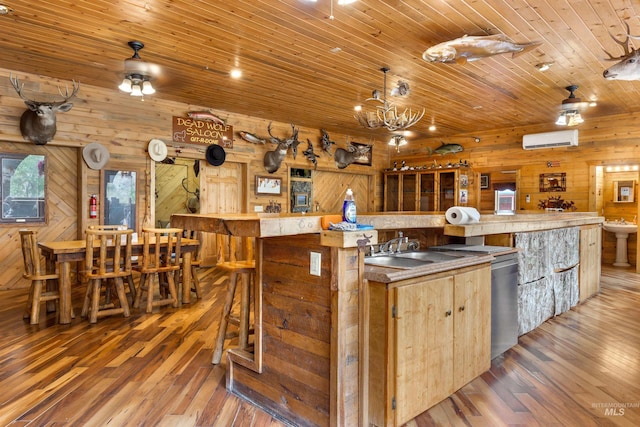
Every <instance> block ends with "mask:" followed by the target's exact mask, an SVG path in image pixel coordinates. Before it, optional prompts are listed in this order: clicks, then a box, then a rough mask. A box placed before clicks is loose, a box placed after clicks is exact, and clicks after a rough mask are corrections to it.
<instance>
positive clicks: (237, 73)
mask: <svg viewBox="0 0 640 427" xmlns="http://www.w3.org/2000/svg"><path fill="white" fill-rule="evenodd" d="M229 74H230V75H231V77H232V78H234V79H239V78H240V77H242V71H240V70H238V69H235V70H231V73H229Z"/></svg>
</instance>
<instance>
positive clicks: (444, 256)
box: [394, 251, 466, 262]
mask: <svg viewBox="0 0 640 427" xmlns="http://www.w3.org/2000/svg"><path fill="white" fill-rule="evenodd" d="M394 256H395V257H398V258H408V259H416V260H420V261H426V262H443V261H452V260H454V259H459V258H464V257H465V256H466V255H462V254H456V253H445V252H432V251H416V252H400V253H398V254H394Z"/></svg>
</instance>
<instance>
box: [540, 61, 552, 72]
mask: <svg viewBox="0 0 640 427" xmlns="http://www.w3.org/2000/svg"><path fill="white" fill-rule="evenodd" d="M552 65H553V62H541V63H540V64H536V68H537V69H538V71H547V70H548V69H549V68H551V66H552Z"/></svg>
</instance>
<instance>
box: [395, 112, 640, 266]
mask: <svg viewBox="0 0 640 427" xmlns="http://www.w3.org/2000/svg"><path fill="white" fill-rule="evenodd" d="M598 108H604V107H598ZM565 129H566V128H561V127H559V126H555V125H554V124H553V123H550V124H549V125H538V126H528V127H521V128H509V129H496V130H493V131H489V132H474V133H473V134H467V135H458V136H456V137H453V138H449V139H445V140H444V142H446V143H455V144H460V145H461V146H462V147H463V149H464V151H462V152H460V153H455V154H448V155H445V156H440V155H433V156H429V155H428V150H427V149H426V147H430V148H432V149H435V148H437V147H439V146H440V144H441V143H442V141H441V139H440V138H431V139H422V140H417V141H411V142H410V143H409V144H408V145H406V146H403V147H402V149H401V151H400V153H395V152H391V153H390V155H391V158H390V163H391V164H393V162H394V161H395V162H397V163H398V164H400V163H401V162H402V160H405V161H406V162H407V165H409V166H420V165H431V164H433V162H434V161H436V162H437V163H438V164H444V163H446V162H449V161H451V162H458V161H460V160H462V161H465V160H466V161H468V162H469V164H470V165H471V168H472V170H473V173H470V174H469V175H470V177H469V188H470V197H469V206H474V207H476V208H478V209H481V210H484V211H485V212H488V211H490V210H492V206H493V201H492V200H491V202H489V203H487V202H485V201H484V200H485V197H486V194H485V193H487V192H485V191H483V192H482V200H480V197H477V195H478V194H479V191H480V190H479V188H480V186H479V182H478V181H479V175H480V173H488V174H490V176H491V179H492V181H502V180H503V177H502V175H504V174H503V173H502V172H503V171H507V172H509V175H510V176H515V178H516V181H517V182H518V184H519V186H518V188H517V190H518V194H517V197H518V200H517V207H518V209H521V210H525V211H533V212H542V211H541V210H540V209H539V207H538V204H539V203H540V201H541V200H545V199H547V198H548V197H549V196H554V197H557V196H561V197H562V199H564V200H565V201H568V202H573V203H574V204H575V207H576V209H577V211H578V212H597V213H598V214H599V215H605V214H606V216H607V218H609V217H617V218H620V217H624V218H625V219H626V220H627V221H632V220H633V217H634V216H636V215H638V203H637V202H636V203H632V204H626V205H625V206H624V209H623V208H622V207H621V204H620V203H616V204H613V203H611V198H612V194H613V193H612V189H611V188H609V187H610V186H611V185H612V184H611V181H612V179H614V178H611V177H608V176H607V175H608V174H607V173H606V172H604V173H598V174H597V173H594V172H593V171H594V167H596V166H607V165H631V164H640V116H638V115H633V114H623V115H615V116H609V117H606V118H605V119H601V120H595V119H590V118H589V117H585V122H584V123H583V124H582V125H580V126H579V128H578V130H579V145H578V147H559V148H552V149H541V150H526V151H525V150H523V148H522V136H523V135H525V134H532V133H541V132H552V131H557V130H565ZM476 137H477V138H480V142H475V138H476ZM514 172H515V175H513V173H514ZM562 172H564V173H566V184H567V186H566V191H564V192H553V193H549V192H541V191H540V186H539V179H540V174H547V173H562ZM592 175H593V176H592ZM638 178H639V176H638V174H637V173H636V174H635V179H636V181H637V182H638ZM474 191H475V194H473V192H474ZM488 193H489V194H488V195H489V196H492V193H491V192H488ZM527 194H528V195H529V200H530V201H529V202H527V199H526V196H527ZM487 210H488V211H487ZM609 234H610V233H606V232H605V233H604V234H603V262H606V263H612V262H613V260H614V259H615V238H614V237H613V236H611V235H609ZM636 246H637V245H636V237H635V236H634V237H632V238H630V240H629V258H630V259H631V260H632V261H631V262H633V263H635V259H636V251H637V247H636Z"/></svg>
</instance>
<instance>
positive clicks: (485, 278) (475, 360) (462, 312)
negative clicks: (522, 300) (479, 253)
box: [452, 266, 491, 392]
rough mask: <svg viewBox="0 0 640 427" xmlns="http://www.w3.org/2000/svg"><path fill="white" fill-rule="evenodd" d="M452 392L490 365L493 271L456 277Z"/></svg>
mask: <svg viewBox="0 0 640 427" xmlns="http://www.w3.org/2000/svg"><path fill="white" fill-rule="evenodd" d="M454 281H455V288H454V301H455V303H454V305H453V311H454V313H453V316H454V329H453V334H454V335H453V337H454V338H453V352H454V356H453V360H454V367H453V374H454V379H453V390H452V392H454V391H456V390H458V389H459V388H460V387H462V386H464V385H465V384H467V383H468V382H469V381H471V380H472V379H474V378H475V377H477V376H478V375H480V374H482V373H483V372H485V371H486V370H488V369H489V367H490V365H491V268H490V267H489V266H487V267H485V268H480V269H477V270H473V271H469V272H463V273H459V274H456V275H455V276H454Z"/></svg>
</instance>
